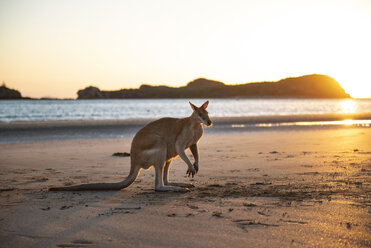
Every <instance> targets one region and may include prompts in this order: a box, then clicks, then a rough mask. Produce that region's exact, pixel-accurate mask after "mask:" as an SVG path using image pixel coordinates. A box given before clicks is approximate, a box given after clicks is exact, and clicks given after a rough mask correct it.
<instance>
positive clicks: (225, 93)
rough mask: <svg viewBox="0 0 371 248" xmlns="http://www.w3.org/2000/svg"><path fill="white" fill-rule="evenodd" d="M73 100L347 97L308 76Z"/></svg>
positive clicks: (88, 91) (92, 91)
mask: <svg viewBox="0 0 371 248" xmlns="http://www.w3.org/2000/svg"><path fill="white" fill-rule="evenodd" d="M77 94H78V98H77V99H127V98H230V97H240V98H349V97H350V95H349V94H347V93H346V92H345V90H344V89H343V88H342V87H341V86H340V84H339V83H338V82H337V81H336V80H335V79H333V78H331V77H329V76H326V75H320V74H312V75H305V76H301V77H291V78H285V79H282V80H279V81H277V82H254V83H246V84H238V85H226V84H224V83H222V82H219V81H213V80H209V79H205V78H199V79H196V80H194V81H191V82H189V83H188V84H187V85H186V86H183V87H178V88H175V87H168V86H151V85H142V86H140V87H139V88H138V89H120V90H116V91H101V90H100V89H98V88H97V87H93V86H89V87H87V88H85V89H82V90H79V91H78V93H77Z"/></svg>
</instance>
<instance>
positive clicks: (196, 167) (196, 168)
mask: <svg viewBox="0 0 371 248" xmlns="http://www.w3.org/2000/svg"><path fill="white" fill-rule="evenodd" d="M193 168H194V169H195V171H196V173H197V172H198V163H197V162H194V163H193Z"/></svg>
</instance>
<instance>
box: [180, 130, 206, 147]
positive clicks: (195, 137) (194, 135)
mask: <svg viewBox="0 0 371 248" xmlns="http://www.w3.org/2000/svg"><path fill="white" fill-rule="evenodd" d="M202 135H203V129H202V127H201V126H199V127H197V128H193V129H190V130H188V132H186V134H185V135H184V136H185V137H184V138H185V147H186V148H188V147H190V146H191V145H193V144H196V143H197V142H198V141H199V140H200V138H201V137H202Z"/></svg>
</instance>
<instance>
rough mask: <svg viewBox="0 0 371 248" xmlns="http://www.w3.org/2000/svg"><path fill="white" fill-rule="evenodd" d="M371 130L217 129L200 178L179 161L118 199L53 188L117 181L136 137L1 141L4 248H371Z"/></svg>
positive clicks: (0, 238) (204, 145)
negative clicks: (183, 187)
mask: <svg viewBox="0 0 371 248" xmlns="http://www.w3.org/2000/svg"><path fill="white" fill-rule="evenodd" d="M370 140H371V129H370V128H353V127H343V128H331V129H323V128H322V129H305V130H296V131H285V130H282V129H281V130H279V131H278V130H272V131H269V132H240V133H239V132H233V133H222V132H220V133H215V134H206V135H205V136H204V137H203V138H202V139H201V141H200V156H201V159H200V171H199V173H198V174H197V175H196V176H195V178H193V179H190V178H187V177H186V175H185V174H186V170H187V168H186V165H185V164H184V162H182V161H181V160H180V159H179V158H178V159H176V160H175V161H174V162H173V164H172V167H171V171H170V180H171V181H176V182H192V183H193V184H194V186H195V187H194V188H191V189H190V192H188V193H158V192H155V191H154V170H153V169H150V170H148V171H142V172H141V174H140V176H139V178H138V179H137V181H136V182H135V183H134V184H133V185H131V186H130V187H129V188H126V189H123V190H121V191H117V192H48V191H47V190H46V188H47V186H51V185H53V186H59V185H72V184H79V183H88V182H102V181H105V182H116V181H119V180H122V178H123V177H125V175H127V174H128V172H129V161H130V158H128V157H113V156H111V155H112V154H113V153H115V152H128V151H130V142H131V139H130V138H121V139H89V140H58V141H40V142H29V143H14V144H1V145H0V158H1V160H0V244H1V247H370V246H371V237H370V231H371V230H370V229H371V223H370V211H371V208H370V207H371V201H370V193H371V187H370V182H371V180H370V179H371V177H370V173H371V143H370Z"/></svg>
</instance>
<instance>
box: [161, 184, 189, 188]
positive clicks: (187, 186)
mask: <svg viewBox="0 0 371 248" xmlns="http://www.w3.org/2000/svg"><path fill="white" fill-rule="evenodd" d="M165 185H166V186H177V187H183V188H193V187H194V185H193V184H192V183H165Z"/></svg>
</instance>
